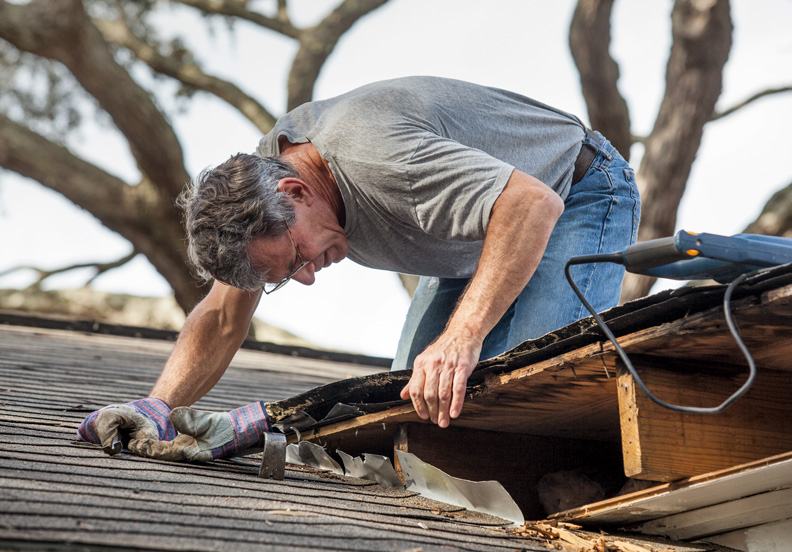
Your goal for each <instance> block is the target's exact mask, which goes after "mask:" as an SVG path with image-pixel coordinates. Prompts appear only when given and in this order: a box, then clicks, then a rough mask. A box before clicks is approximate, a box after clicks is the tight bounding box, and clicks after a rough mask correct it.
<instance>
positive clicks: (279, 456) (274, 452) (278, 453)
mask: <svg viewBox="0 0 792 552" xmlns="http://www.w3.org/2000/svg"><path fill="white" fill-rule="evenodd" d="M285 473H286V436H285V435H283V434H281V433H265V434H264V454H263V455H262V457H261V468H260V469H259V474H258V476H259V477H261V478H264V479H270V478H271V479H278V480H280V479H283V478H284V476H285Z"/></svg>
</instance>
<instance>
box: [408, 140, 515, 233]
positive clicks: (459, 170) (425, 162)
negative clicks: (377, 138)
mask: <svg viewBox="0 0 792 552" xmlns="http://www.w3.org/2000/svg"><path fill="white" fill-rule="evenodd" d="M513 170H514V167H513V166H511V165H509V164H508V163H504V162H502V161H500V160H498V159H496V158H494V157H492V156H491V155H488V154H487V153H485V152H483V151H481V150H478V149H474V148H469V147H467V146H464V145H462V144H460V143H459V142H456V141H454V140H451V139H448V138H444V137H442V136H438V135H436V134H431V133H427V134H426V136H424V138H423V139H422V140H421V142H420V143H419V145H418V147H417V148H416V149H415V152H414V153H413V155H412V157H411V158H410V160H409V161H408V163H407V167H406V176H407V178H408V183H409V187H410V197H411V199H412V202H413V209H414V217H415V221H416V223H417V224H418V225H419V226H420V228H421V229H422V230H423V231H424V232H426V233H428V234H431V235H433V236H436V237H438V238H441V239H445V240H451V241H478V240H482V239H484V237H485V234H486V232H487V225H488V224H489V219H490V213H491V211H492V206H493V205H494V203H495V201H496V200H497V199H498V197H499V196H500V194H501V192H502V191H503V188H504V187H505V186H506V183H507V182H508V180H509V178H510V177H511V173H512V171H513Z"/></svg>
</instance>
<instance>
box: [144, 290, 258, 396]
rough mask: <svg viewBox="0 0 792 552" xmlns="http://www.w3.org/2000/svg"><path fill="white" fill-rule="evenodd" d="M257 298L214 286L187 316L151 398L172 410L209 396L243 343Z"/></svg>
mask: <svg viewBox="0 0 792 552" xmlns="http://www.w3.org/2000/svg"><path fill="white" fill-rule="evenodd" d="M260 297H261V294H260V293H251V292H245V291H241V290H237V289H235V288H231V287H229V286H225V285H223V284H219V283H215V284H214V286H213V287H212V290H211V291H210V292H209V295H207V297H206V298H205V299H204V300H203V301H201V303H199V304H198V305H197V306H196V307H195V309H194V310H193V311H192V312H191V313H190V315H189V316H188V317H187V321H186V322H185V324H184V328H183V329H182V332H181V334H180V335H179V339H178V341H177V342H176V345H175V346H174V348H173V352H172V353H171V356H170V358H169V359H168V362H167V363H166V364H165V368H164V370H163V371H162V374H161V375H160V377H159V379H158V380H157V383H156V385H155V386H154V389H152V391H151V396H152V397H156V398H159V399H162V400H163V401H165V402H166V403H167V404H168V405H170V407H171V408H175V407H177V406H189V405H191V404H193V403H194V402H195V401H197V400H198V399H200V398H201V397H203V396H204V395H205V394H206V393H208V392H209V391H210V390H211V389H212V387H214V385H215V384H216V383H217V382H218V380H219V379H220V378H221V377H222V375H223V374H224V373H225V371H226V369H227V368H228V365H229V364H230V363H231V359H232V358H233V357H234V354H236V351H237V350H238V349H239V347H240V345H241V344H242V342H243V341H244V340H245V337H246V336H247V332H248V328H249V326H250V320H251V318H252V317H253V312H254V311H255V309H256V306H257V305H258V301H259V298H260Z"/></svg>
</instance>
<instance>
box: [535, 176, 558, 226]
mask: <svg viewBox="0 0 792 552" xmlns="http://www.w3.org/2000/svg"><path fill="white" fill-rule="evenodd" d="M529 201H530V203H531V208H532V209H533V210H534V211H535V212H537V213H542V214H543V215H544V217H546V218H547V220H550V221H552V223H553V224H555V222H556V221H557V220H558V219H559V217H561V215H562V214H563V213H564V200H563V199H561V197H560V196H559V195H558V194H557V193H556V192H555V191H553V190H552V189H551V188H550V187H548V186H545V185H544V184H541V185H538V186H533V187H532V189H531V194H530V200H529ZM544 217H543V218H544Z"/></svg>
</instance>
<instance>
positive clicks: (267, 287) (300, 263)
mask: <svg viewBox="0 0 792 552" xmlns="http://www.w3.org/2000/svg"><path fill="white" fill-rule="evenodd" d="M283 223H284V224H285V225H286V231H287V232H288V233H289V239H290V240H291V242H292V245H293V246H294V251H295V252H296V253H297V263H296V264H295V265H294V266H296V267H297V268H293V269H292V271H291V273H290V274H289V275H288V276H286V277H285V278H284V279H283V280H281V281H280V282H276V283H272V284H270V283H267V284H264V293H265V294H267V295H269V294H270V293H274V292H276V291H278V290H279V289H280V288H282V287H283V286H285V285H286V284H288V283H289V280H291V279H292V278H293V277H294V275H295V274H297V273H298V272H300V271H301V270H302V269H303V267H305V265H307V264H308V263H309V262H310V261H306V260H304V259H303V256H302V255H300V249H299V248H298V247H297V242H296V241H294V236H292V233H291V229H290V228H289V223H288V222H286V217H283Z"/></svg>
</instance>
